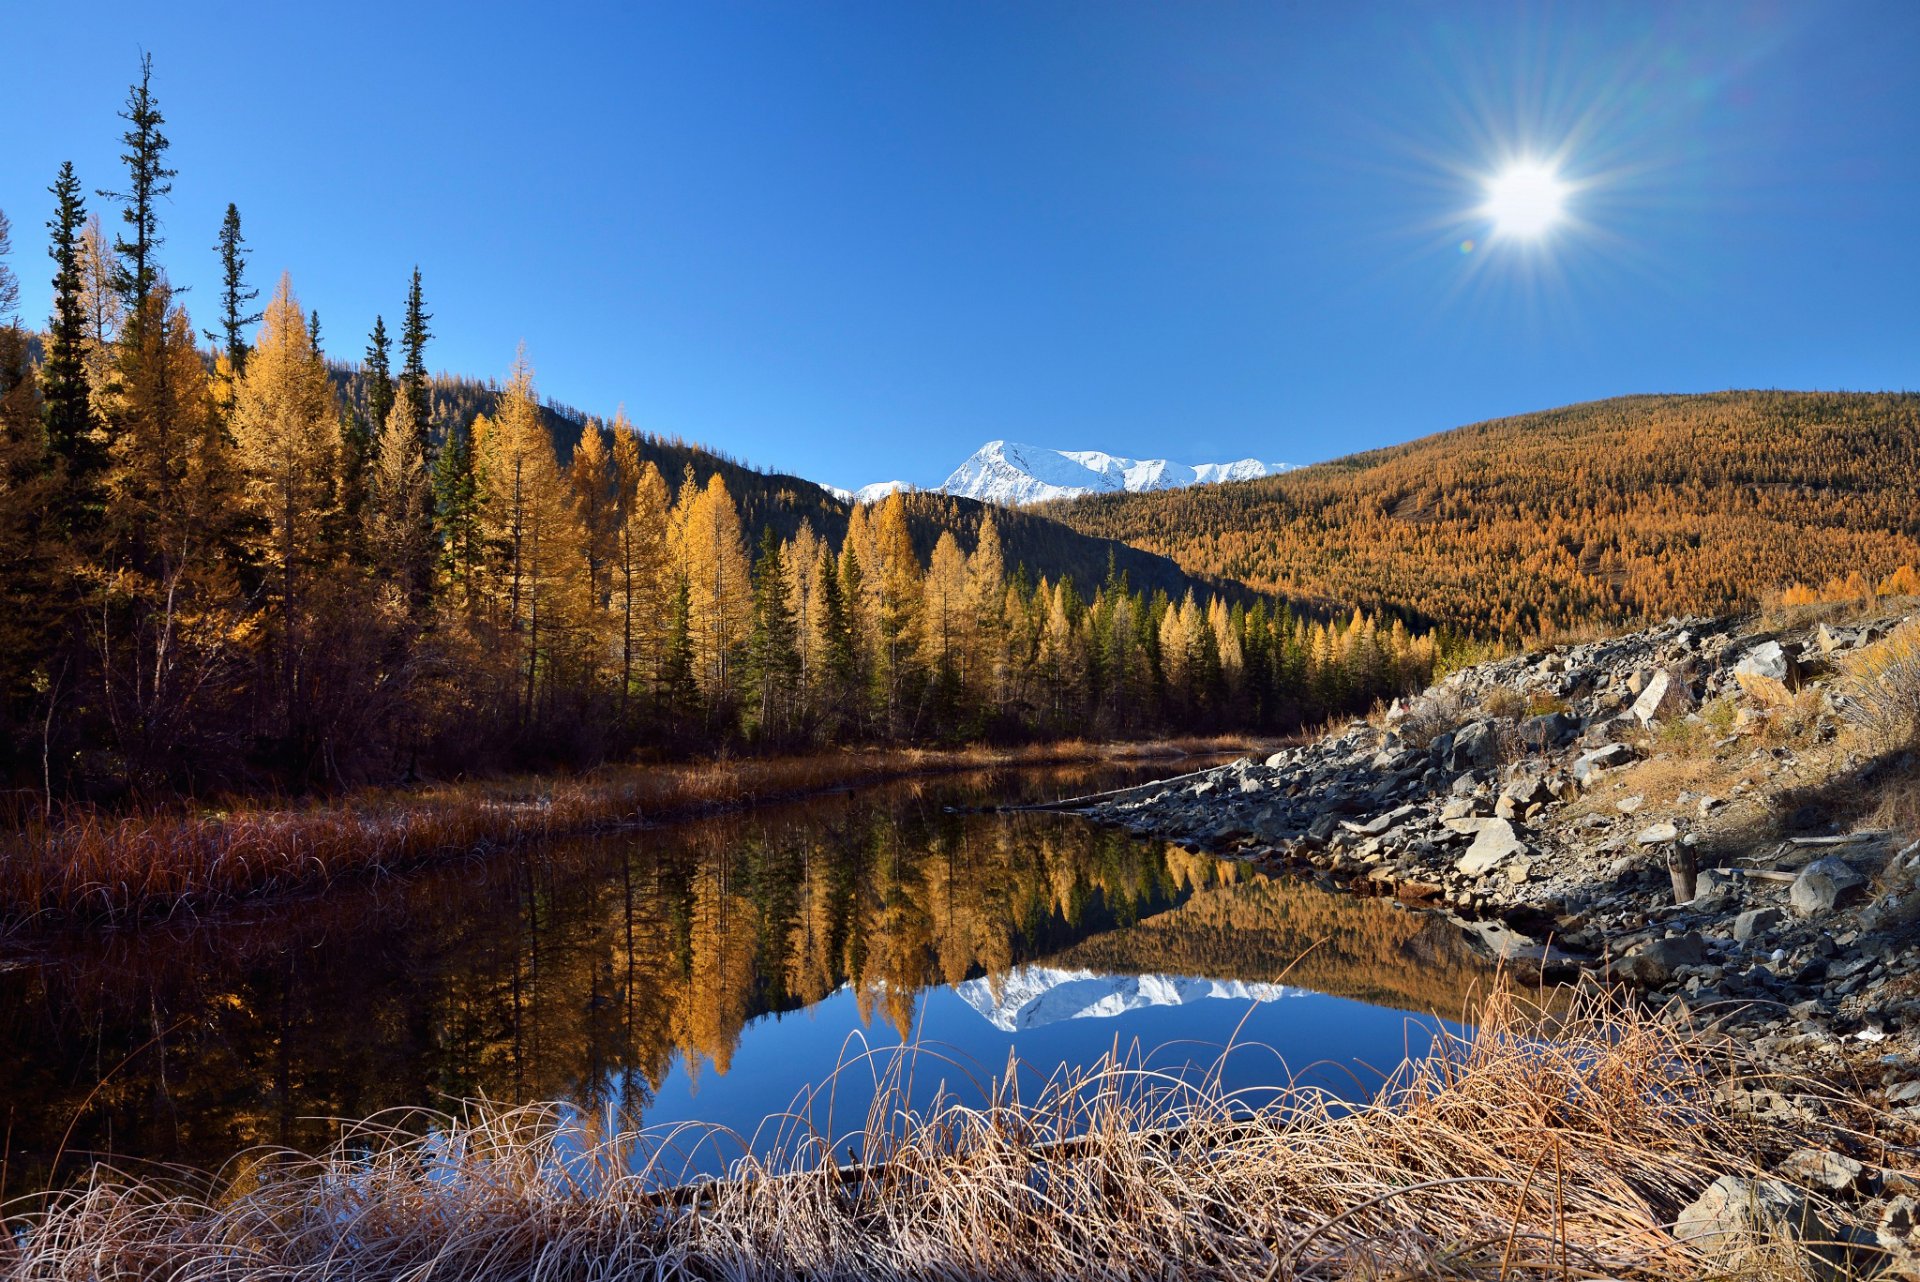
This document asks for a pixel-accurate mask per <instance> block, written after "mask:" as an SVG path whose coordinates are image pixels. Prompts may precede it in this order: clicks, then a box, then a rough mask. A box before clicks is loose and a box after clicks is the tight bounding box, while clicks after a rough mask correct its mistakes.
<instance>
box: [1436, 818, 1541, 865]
mask: <svg viewBox="0 0 1920 1282" xmlns="http://www.w3.org/2000/svg"><path fill="white" fill-rule="evenodd" d="M1460 822H1462V821H1461V820H1458V819H1456V820H1452V821H1450V824H1449V826H1451V825H1452V824H1457V823H1460ZM1473 822H1475V823H1477V824H1479V825H1480V827H1479V829H1478V830H1477V831H1476V832H1475V834H1474V838H1473V844H1472V845H1471V846H1468V847H1467V851H1466V853H1465V854H1463V855H1461V856H1460V858H1459V859H1457V860H1455V861H1454V865H1453V869H1454V871H1455V872H1457V873H1459V874H1460V875H1461V876H1463V877H1478V876H1480V875H1481V874H1482V873H1488V872H1492V871H1493V870H1494V869H1495V868H1498V867H1499V866H1500V865H1501V864H1504V863H1506V862H1507V860H1509V859H1512V858H1514V857H1515V856H1517V855H1524V854H1526V853H1527V846H1526V843H1525V842H1523V841H1521V840H1520V837H1519V835H1518V834H1517V833H1515V832H1514V830H1513V825H1512V824H1510V823H1508V822H1507V821H1506V820H1504V819H1479V820H1474V821H1473Z"/></svg>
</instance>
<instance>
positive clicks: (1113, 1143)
mask: <svg viewBox="0 0 1920 1282" xmlns="http://www.w3.org/2000/svg"><path fill="white" fill-rule="evenodd" d="M912 1071H919V1072H922V1073H925V1072H927V1071H928V1069H927V1068H926V1067H925V1066H924V1065H923V1066H921V1067H920V1068H919V1069H917V1070H915V1069H913V1068H911V1067H908V1068H900V1067H898V1066H896V1067H895V1068H894V1069H892V1070H891V1075H890V1076H888V1077H886V1078H885V1080H883V1081H882V1082H881V1083H880V1086H881V1087H882V1089H881V1090H880V1092H879V1099H878V1102H877V1103H876V1104H875V1105H874V1107H873V1109H872V1110H871V1111H870V1112H869V1113H868V1114H867V1115H866V1117H865V1118H864V1119H855V1122H854V1124H853V1125H852V1127H851V1128H850V1129H851V1130H852V1131H853V1132H854V1133H853V1134H852V1135H851V1136H849V1135H844V1134H836V1133H834V1132H833V1131H832V1130H831V1129H828V1128H825V1127H822V1126H821V1125H819V1122H820V1114H821V1111H822V1103H823V1099H824V1097H816V1098H815V1099H814V1100H813V1101H812V1102H811V1103H808V1104H805V1105H803V1106H802V1107H800V1108H798V1109H796V1113H795V1115H794V1117H792V1118H790V1119H788V1120H787V1122H786V1126H787V1128H788V1133H787V1143H785V1144H784V1145H783V1146H781V1147H780V1150H779V1155H778V1156H776V1157H772V1158H755V1157H751V1156H746V1157H741V1158H739V1159H738V1160H736V1161H735V1162H733V1164H732V1166H731V1168H730V1169H729V1171H728V1173H727V1175H726V1177H725V1178H723V1179H717V1180H711V1181H707V1182H704V1183H698V1184H693V1185H685V1184H678V1183H677V1182H676V1181H677V1180H678V1178H679V1173H680V1170H681V1166H680V1163H681V1161H682V1158H681V1157H680V1156H679V1155H680V1154H683V1153H685V1152H686V1151H688V1150H689V1149H691V1148H694V1147H696V1146H710V1145H715V1144H720V1143H724V1142H728V1140H729V1138H730V1137H726V1136H724V1135H721V1134H716V1133H708V1132H703V1131H698V1130H694V1129H691V1128H684V1127H683V1128H681V1129H679V1130H678V1131H675V1132H672V1133H668V1134H661V1133H646V1132H640V1133H622V1134H604V1135H595V1134H591V1133H586V1132H583V1131H582V1129H581V1128H580V1126H579V1125H578V1124H577V1123H576V1122H575V1120H574V1119H572V1118H570V1117H569V1116H568V1115H567V1114H566V1113H565V1112H564V1111H562V1110H560V1109H558V1108H555V1107H545V1108H532V1109H521V1110H515V1111H509V1112H498V1111H494V1110H489V1109H487V1108H484V1107H478V1106H476V1107H472V1108H470V1109H469V1110H468V1111H466V1112H465V1113H463V1114H461V1115H460V1116H458V1117H447V1118H438V1119H433V1120H432V1121H431V1122H430V1123H429V1124H427V1125H425V1126H420V1125H415V1126H414V1127H413V1128H411V1129H408V1128H406V1127H403V1126H392V1127H386V1126H379V1125H368V1126H366V1127H363V1128H361V1129H360V1130H359V1131H357V1132H356V1133H354V1134H352V1135H349V1136H348V1137H347V1138H345V1139H343V1140H342V1142H341V1143H340V1145H339V1147H337V1148H336V1149H335V1150H334V1151H332V1152H331V1153H329V1154H327V1155H324V1156H321V1157H318V1158H307V1157H302V1156H299V1155H296V1154H283V1153H276V1154H265V1155H253V1156H251V1157H249V1158H247V1159H246V1160H244V1161H243V1162H239V1163H236V1165H235V1166H234V1168H233V1170H232V1171H231V1172H229V1173H228V1175H227V1176H226V1177H225V1178H223V1179H219V1180H213V1181H209V1182H208V1186H207V1189H206V1191H205V1192H204V1193H203V1194H201V1195H197V1196H187V1195H179V1194H169V1193H168V1192H166V1191H164V1190H162V1189H160V1188H158V1187H155V1186H152V1185H149V1184H143V1183H141V1182H139V1181H136V1180H131V1179H128V1178H125V1177H122V1176H119V1175H116V1174H114V1173H111V1172H107V1171H100V1172H98V1173H97V1174H96V1176H95V1177H94V1179H93V1180H92V1182H91V1183H89V1184H88V1185H87V1186H86V1187H84V1188H81V1189H77V1190H74V1191H72V1192H70V1193H67V1194H64V1195H61V1196H60V1197H59V1198H58V1199H57V1200H56V1201H55V1202H54V1203H53V1204H52V1205H51V1206H49V1207H46V1208H43V1209H41V1210H39V1211H36V1212H34V1213H33V1214H30V1215H24V1216H20V1217H16V1219H15V1220H14V1221H13V1222H12V1223H11V1225H10V1228H11V1229H12V1233H11V1234H10V1235H9V1236H10V1237H11V1241H12V1246H11V1251H12V1255H11V1258H4V1257H0V1263H4V1264H5V1266H6V1269H7V1272H8V1275H9V1276H11V1277H13V1278H16V1279H23V1280H24V1279H80V1278H88V1279H92V1278H100V1277H120V1276H138V1277H165V1278H168V1279H172V1280H175V1282H201V1280H204V1282H213V1280H215V1279H219V1280H221V1282H227V1280H235V1282H237V1280H240V1279H246V1280H248V1282H252V1280H255V1279H268V1278H276V1279H281V1278H320V1277H326V1278H339V1279H361V1278H366V1279H373V1278H381V1279H386V1278H402V1277H404V1278H420V1279H427V1278H433V1279H477V1278H488V1279H572V1278H582V1279H585V1278H628V1277H632V1278H737V1279H747V1278H803V1277H804V1278H813V1277H819V1278H828V1277H832V1278H880V1279H891V1278H983V1279H995V1280H999V1279H1007V1280H1009V1282H1011V1280H1016V1279H1019V1280H1024V1279H1034V1280H1036V1282H1037V1280H1039V1279H1056V1278H1064V1277H1094V1278H1109V1279H1132V1278H1153V1279H1166V1278H1236V1279H1238V1278H1251V1279H1262V1278H1264V1279H1295V1278H1316V1279H1319V1278H1328V1279H1331V1278H1339V1279H1349V1278H1354V1279H1357V1278H1387V1277H1434V1278H1438V1277H1466V1278H1494V1277H1500V1278H1516V1279H1518V1278H1538V1279H1547V1278H1554V1279H1570V1278H1598V1277H1614V1278H1658V1279H1679V1278H1688V1279H1693V1278H1700V1277H1705V1276H1709V1275H1715V1276H1728V1274H1726V1273H1725V1272H1721V1271H1720V1270H1721V1269H1723V1268H1725V1267H1727V1265H1728V1261H1727V1260H1726V1259H1724V1258H1722V1259H1720V1260H1717V1261H1716V1260H1713V1259H1710V1258H1708V1257H1707V1256H1706V1255H1704V1254H1702V1252H1701V1250H1700V1249H1699V1248H1698V1247H1696V1246H1695V1245H1692V1244H1689V1243H1686V1242H1682V1241H1679V1240H1676V1238H1675V1237H1674V1236H1673V1235H1672V1233H1671V1232H1670V1231H1669V1229H1668V1225H1670V1224H1671V1223H1672V1221H1673V1218H1674V1215H1675V1213H1676V1212H1677V1211H1678V1210H1679V1209H1680V1208H1681V1207H1682V1206H1684V1205H1685V1204H1686V1203H1687V1202H1688V1201H1690V1200H1691V1199H1692V1198H1693V1197H1694V1196H1696V1195H1697V1194H1698V1193H1699V1192H1700V1191H1701V1190H1702V1189H1703V1188H1705V1187H1706V1186H1707V1185H1708V1184H1709V1183H1711V1181H1712V1180H1713V1179H1715V1178H1716V1177H1717V1176H1719V1175H1721V1174H1725V1173H1730V1172H1744V1171H1751V1170H1755V1169H1758V1168H1761V1167H1763V1166H1765V1165H1766V1164H1767V1163H1768V1161H1769V1160H1770V1158H1773V1157H1777V1156H1778V1154H1780V1153H1782V1152H1785V1151H1786V1150H1787V1149H1788V1148H1791V1147H1796V1146H1798V1145H1800V1144H1804V1143H1807V1142H1809V1141H1812V1142H1824V1141H1828V1140H1830V1139H1831V1137H1830V1136H1824V1135H1820V1136H1816V1135H1812V1134H1810V1133H1809V1132H1811V1131H1812V1130H1813V1129H1814V1128H1813V1126H1812V1124H1811V1123H1803V1124H1800V1125H1798V1126H1795V1125H1792V1124H1789V1123H1785V1122H1779V1121H1763V1120H1756V1119H1755V1118H1754V1117H1752V1116H1749V1115H1745V1114H1742V1113H1740V1112H1738V1111H1736V1108H1735V1106H1734V1105H1733V1104H1732V1103H1730V1102H1729V1101H1730V1099H1732V1098H1733V1097H1734V1095H1735V1094H1737V1092H1730V1091H1729V1089H1728V1087H1729V1085H1730V1084H1731V1083H1733V1082H1735V1081H1736V1078H1735V1076H1734V1075H1735V1073H1736V1072H1737V1068H1736V1066H1734V1065H1732V1064H1730V1063H1727V1062H1722V1061H1720V1060H1716V1059H1715V1058H1713V1057H1712V1056H1709V1055H1707V1054H1705V1053H1703V1052H1702V1051H1700V1050H1699V1049H1698V1047H1697V1045H1696V1044H1693V1043H1690V1042H1689V1041H1688V1040H1687V1038H1686V1037H1685V1036H1684V1035H1682V1034H1680V1033H1676V1032H1675V1031H1673V1030H1672V1029H1670V1028H1667V1027H1665V1026H1663V1025H1662V1024H1661V1023H1660V1022H1659V1021H1658V1019H1656V1018H1654V1017H1652V1016H1650V1015H1647V1014H1643V1013H1636V1012H1635V1011H1634V1010H1632V1009H1627V1008H1622V1007H1618V1006H1614V1005H1611V1004H1609V1003H1608V1002H1607V1001H1606V1000H1605V999H1603V998H1601V997H1597V996H1595V997H1589V998H1587V999H1586V1000H1584V1001H1582V1002H1581V1003H1579V1004H1578V1006H1577V1009H1576V1010H1575V1011H1574V1012H1573V1013H1572V1014H1571V1015H1570V1016H1566V1017H1564V1018H1562V1019H1560V1020H1559V1022H1557V1023H1555V1024H1553V1025H1552V1026H1550V1027H1544V1028H1543V1027H1542V1026H1541V1024H1540V1023H1539V1021H1538V1020H1537V1019H1536V1018H1534V1017H1532V1016H1530V1015H1528V1014H1527V1013H1526V1012H1524V1011H1522V1010H1521V1009H1520V1008H1519V1007H1517V1006H1516V1005H1515V1004H1514V1003H1513V1002H1512V1001H1511V1000H1509V999H1500V998H1496V999H1494V1000H1493V1002H1492V1003H1491V1004H1490V1005H1489V1007H1488V1008H1487V1009H1486V1010H1485V1011H1484V1012H1483V1013H1482V1015H1481V1017H1480V1023H1479V1025H1478V1028H1477V1030H1476V1031H1475V1032H1474V1033H1473V1034H1471V1035H1470V1036H1469V1037H1465V1038H1462V1039H1457V1040H1448V1041H1443V1042H1442V1043H1441V1044H1440V1045H1439V1046H1438V1047H1437V1048H1436V1053H1435V1054H1434V1055H1433V1057H1431V1058H1428V1059H1422V1060H1418V1061H1412V1062H1409V1063H1407V1064H1405V1065H1403V1066H1402V1067H1401V1068H1400V1069H1399V1070H1398V1071H1397V1072H1396V1073H1395V1074H1394V1075H1393V1076H1392V1077H1391V1078H1390V1079H1389V1080H1388V1081H1387V1083H1386V1084H1385V1086H1384V1087H1383V1088H1382V1089H1381V1090H1380V1091H1379V1092H1378V1094H1377V1095H1376V1097H1375V1098H1374V1099H1373V1100H1372V1101H1371V1102H1370V1103H1366V1104H1361V1105H1357V1106H1356V1105H1342V1104H1341V1103H1339V1102H1338V1101H1336V1100H1333V1099H1330V1098H1328V1097H1326V1096H1325V1095H1322V1094H1320V1093H1317V1092H1314V1091H1310V1090H1305V1089H1296V1090H1291V1091H1285V1092H1282V1093H1281V1094H1280V1096H1279V1097H1278V1098H1269V1099H1263V1100H1260V1101H1258V1102H1256V1101H1254V1100H1252V1099H1251V1098H1250V1097H1246V1096H1238V1097H1237V1096H1235V1095H1234V1094H1232V1093H1229V1092H1228V1091H1226V1090H1224V1089H1223V1088H1222V1086H1221V1084H1220V1078H1219V1076H1218V1075H1209V1076H1207V1077H1205V1078H1204V1079H1178V1078H1174V1077H1169V1076H1166V1075H1164V1074H1161V1073H1158V1072H1154V1071H1149V1070H1148V1069H1147V1068H1145V1067H1143V1066H1142V1061H1141V1060H1140V1059H1138V1058H1137V1057H1124V1058H1118V1059H1109V1060H1107V1061H1105V1062H1102V1063H1100V1064H1098V1065H1095V1066H1093V1067H1092V1068H1090V1069H1087V1070H1085V1071H1082V1072H1077V1073H1073V1074H1063V1075H1061V1076H1058V1077H1055V1078H1054V1079H1052V1080H1051V1081H1049V1082H1048V1083H1046V1085H1045V1086H1044V1087H1043V1088H1042V1089H1040V1090H1039V1091H1038V1092H1037V1093H1035V1094H1033V1096H1032V1098H1031V1099H1023V1098H1021V1097H1020V1095H1019V1093H1018V1092H1016V1091H1015V1090H1013V1089H1011V1088H1009V1087H1006V1086H1005V1085H1001V1086H999V1087H998V1088H997V1090H996V1092H995V1094H994V1095H993V1096H992V1098H991V1102H990V1103H989V1104H988V1105H987V1106H985V1107H980V1108H970V1107H963V1106H961V1105H959V1104H957V1103H955V1102H952V1101H951V1100H945V1101H936V1102H935V1103H933V1104H932V1105H931V1106H929V1107H926V1108H924V1109H921V1110H918V1111H916V1110H913V1109H911V1108H909V1107H908V1106H907V1105H906V1104H905V1103H904V1100H905V1099H906V1098H907V1095H906V1092H905V1091H904V1090H903V1088H902V1075H903V1074H904V1073H908V1072H912ZM1009 1076H1010V1077H1011V1076H1012V1074H1010V1075H1009ZM414 1120H415V1121H416V1122H417V1121H418V1119H414ZM849 1139H852V1140H856V1141H857V1142H858V1144H859V1145H860V1150H861V1152H862V1153H864V1154H865V1155H867V1158H868V1161H867V1164H866V1165H863V1166H858V1167H845V1166H841V1165H837V1164H836V1161H835V1155H836V1154H837V1153H844V1152H845V1150H846V1146H847V1143H848V1141H849ZM1820 1206H1821V1210H1822V1212H1823V1214H1826V1215H1827V1216H1829V1217H1830V1218H1831V1221H1832V1223H1833V1224H1834V1225H1835V1226H1836V1227H1838V1226H1841V1225H1844V1224H1845V1223H1846V1218H1845V1215H1844V1213H1843V1212H1842V1211H1841V1209H1840V1208H1837V1207H1832V1206H1828V1205H1825V1204H1820ZM1755 1246H1756V1250H1755V1251H1754V1252H1751V1253H1749V1255H1748V1256H1747V1258H1745V1259H1744V1260H1742V1261H1740V1262H1738V1268H1739V1276H1741V1277H1746V1278H1758V1277H1762V1276H1767V1277H1779V1278H1787V1277H1797V1276H1800V1275H1801V1269H1802V1267H1803V1266H1809V1267H1810V1266H1811V1264H1812V1263H1813V1262H1812V1261H1810V1259H1809V1258H1808V1257H1806V1256H1804V1255H1803V1253H1802V1250H1803V1248H1801V1247H1799V1246H1796V1245H1795V1244H1793V1243H1791V1242H1790V1241H1783V1240H1772V1241H1766V1242H1760V1243H1756V1244H1755ZM7 1249H8V1248H6V1247H0V1251H4V1250H7ZM1756 1261H1760V1262H1761V1263H1760V1264H1756V1263H1755V1262H1756ZM1863 1265H1864V1261H1863Z"/></svg>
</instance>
